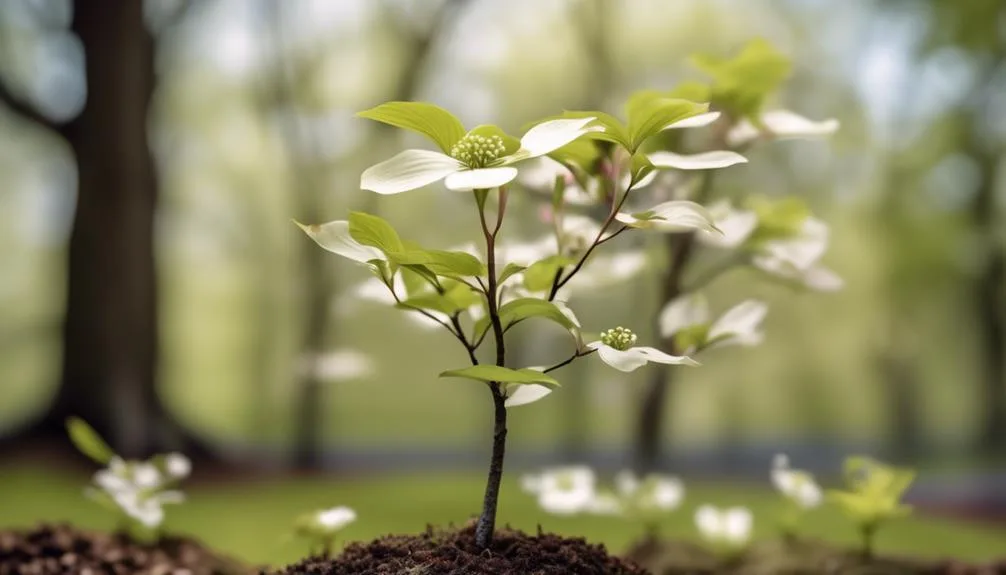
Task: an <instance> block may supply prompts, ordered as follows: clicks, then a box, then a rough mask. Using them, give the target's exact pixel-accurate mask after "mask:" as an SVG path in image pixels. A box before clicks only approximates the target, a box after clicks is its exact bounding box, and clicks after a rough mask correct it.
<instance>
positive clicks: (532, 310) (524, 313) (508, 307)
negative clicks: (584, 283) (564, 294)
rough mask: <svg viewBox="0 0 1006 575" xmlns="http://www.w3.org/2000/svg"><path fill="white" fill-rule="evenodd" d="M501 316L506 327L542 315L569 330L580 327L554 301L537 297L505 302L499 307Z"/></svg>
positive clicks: (501, 320)
mask: <svg viewBox="0 0 1006 575" xmlns="http://www.w3.org/2000/svg"><path fill="white" fill-rule="evenodd" d="M499 316H500V322H501V323H502V324H503V327H504V328H506V327H509V326H511V325H513V324H514V323H517V322H519V321H522V320H525V319H529V318H532V317H542V318H545V319H549V320H552V321H554V322H555V323H557V324H559V325H561V326H562V327H563V328H565V329H567V330H569V331H575V330H577V329H579V326H578V325H576V323H575V322H573V320H571V319H570V318H568V317H566V315H565V314H564V313H562V310H560V309H559V307H558V306H556V305H555V304H554V303H552V302H550V301H545V300H543V299H539V298H536V297H522V298H519V299H515V300H513V301H510V302H507V303H505V304H503V306H502V307H500V309H499Z"/></svg>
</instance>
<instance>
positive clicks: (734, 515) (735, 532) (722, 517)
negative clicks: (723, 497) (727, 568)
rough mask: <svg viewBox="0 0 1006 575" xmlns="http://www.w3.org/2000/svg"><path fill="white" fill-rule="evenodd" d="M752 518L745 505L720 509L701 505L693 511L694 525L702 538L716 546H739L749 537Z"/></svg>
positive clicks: (743, 544)
mask: <svg viewBox="0 0 1006 575" xmlns="http://www.w3.org/2000/svg"><path fill="white" fill-rule="evenodd" d="M753 523H754V518H753V517H752V515H751V511H750V510H748V509H747V508H746V507H731V508H729V509H720V508H717V507H714V506H712V505H703V506H701V507H699V508H698V510H696V511H695V526H696V527H697V528H698V530H699V533H700V534H701V535H702V538H703V539H705V540H706V541H708V542H709V543H712V544H714V545H718V546H724V547H728V548H734V549H736V548H741V547H744V546H745V545H747V543H748V542H749V541H750V539H751V527H752V524H753Z"/></svg>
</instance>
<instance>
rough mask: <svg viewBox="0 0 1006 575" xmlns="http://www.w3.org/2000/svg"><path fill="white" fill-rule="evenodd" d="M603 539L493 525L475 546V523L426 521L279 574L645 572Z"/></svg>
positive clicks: (605, 574)
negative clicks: (486, 540) (416, 529)
mask: <svg viewBox="0 0 1006 575" xmlns="http://www.w3.org/2000/svg"><path fill="white" fill-rule="evenodd" d="M646 573H647V572H646V571H645V570H643V569H641V568H639V567H637V566H636V565H635V564H633V563H630V562H628V561H625V560H624V559H619V558H618V557H615V556H613V555H609V554H608V552H607V550H606V549H605V548H604V546H603V545H595V544H591V543H587V541H586V540H584V539H580V538H566V537H560V536H558V535H554V534H551V533H542V532H541V531H540V530H539V532H538V534H537V535H528V534H526V533H523V532H521V531H515V530H512V529H509V528H505V529H497V531H496V536H495V538H494V539H493V544H492V546H491V547H490V548H489V549H487V550H480V549H478V548H477V547H476V546H475V529H474V527H472V526H468V527H465V528H463V529H459V530H458V529H448V530H440V529H435V528H433V527H427V529H426V532H425V533H422V534H419V535H387V536H385V537H381V538H379V539H375V540H373V541H370V542H366V543H352V544H350V545H348V546H347V547H346V549H345V550H344V551H343V552H342V553H341V554H340V555H338V556H337V557H335V558H333V559H326V558H323V557H312V558H308V559H306V560H304V561H301V562H300V563H297V564H294V565H291V566H289V567H287V568H286V569H285V570H283V571H279V572H278V574H283V575H295V574H304V575H392V574H393V575H402V574H414V575H518V574H519V575H553V574H554V575H559V574H562V575H574V574H575V575H645V574H646Z"/></svg>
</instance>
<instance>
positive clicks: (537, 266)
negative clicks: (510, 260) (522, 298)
mask: <svg viewBox="0 0 1006 575" xmlns="http://www.w3.org/2000/svg"><path fill="white" fill-rule="evenodd" d="M573 261H574V260H573V259H572V258H570V257H568V256H562V255H558V254H556V255H554V256H548V257H547V258H545V259H542V260H538V261H536V262H534V263H533V264H531V267H529V268H527V269H526V270H524V287H525V288H527V289H528V290H530V291H533V292H536V291H544V290H547V289H549V288H551V287H552V282H553V281H555V275H556V274H557V273H559V268H561V267H563V266H567V265H570V264H572V263H573Z"/></svg>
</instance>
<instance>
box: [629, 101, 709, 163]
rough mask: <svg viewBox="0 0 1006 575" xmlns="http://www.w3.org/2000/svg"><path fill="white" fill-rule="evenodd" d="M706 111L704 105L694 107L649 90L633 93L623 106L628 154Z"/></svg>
mask: <svg viewBox="0 0 1006 575" xmlns="http://www.w3.org/2000/svg"><path fill="white" fill-rule="evenodd" d="M708 111H709V105H708V104H697V103H695V102H690V101H688V100H682V99H680V98H670V97H668V96H667V95H666V94H663V93H660V92H656V91H653V90H643V91H641V92H636V93H635V94H633V95H632V97H630V98H629V101H628V102H627V103H626V105H625V112H626V115H627V116H628V119H629V122H628V128H627V129H628V136H629V138H628V139H629V145H628V146H627V149H628V150H629V152H630V153H635V152H636V150H638V149H639V147H640V146H642V145H643V143H644V142H645V141H646V140H648V139H649V138H651V137H652V136H655V135H656V134H658V133H659V132H660V131H661V130H663V129H664V128H666V127H667V126H669V125H671V124H673V123H674V122H677V121H679V120H684V119H685V118H691V117H692V116H697V115H699V114H704V113H705V112H708Z"/></svg>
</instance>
